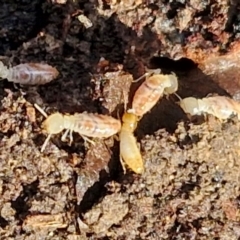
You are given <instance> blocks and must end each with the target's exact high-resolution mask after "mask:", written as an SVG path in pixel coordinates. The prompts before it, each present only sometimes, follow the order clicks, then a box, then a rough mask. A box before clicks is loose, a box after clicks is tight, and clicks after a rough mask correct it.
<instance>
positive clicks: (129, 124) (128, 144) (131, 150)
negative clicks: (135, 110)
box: [119, 113, 144, 174]
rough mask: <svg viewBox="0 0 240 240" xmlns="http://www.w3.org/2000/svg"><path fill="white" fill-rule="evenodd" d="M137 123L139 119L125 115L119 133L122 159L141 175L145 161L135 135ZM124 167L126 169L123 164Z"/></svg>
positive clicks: (131, 115)
mask: <svg viewBox="0 0 240 240" xmlns="http://www.w3.org/2000/svg"><path fill="white" fill-rule="evenodd" d="M137 121H138V117H137V116H136V115H134V114H132V113H124V115H123V117H122V128H121V131H120V133H119V139H120V157H121V159H122V160H123V161H124V163H125V164H126V165H127V166H128V167H129V168H130V169H131V170H132V171H134V172H135V173H137V174H141V173H142V172H143V169H144V164H143V159H142V156H141V153H140V150H139V148H138V146H137V140H136V138H135V136H134V135H133V132H134V130H135V129H136V127H137ZM122 165H123V168H124V164H123V162H122ZM124 169H125V168H124Z"/></svg>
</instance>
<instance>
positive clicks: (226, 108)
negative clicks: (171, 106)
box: [180, 96, 240, 120]
mask: <svg viewBox="0 0 240 240" xmlns="http://www.w3.org/2000/svg"><path fill="white" fill-rule="evenodd" d="M180 106H181V108H182V109H183V111H184V112H185V113H186V114H189V115H190V116H193V115H202V114H204V113H207V114H212V115H213V116H215V117H217V118H218V119H220V120H225V119H228V118H230V117H231V116H233V115H237V117H238V119H239V120H240V103H238V102H236V101H234V100H233V99H231V98H228V97H225V96H213V97H205V98H202V99H197V98H194V97H188V98H184V99H182V100H181V101H180Z"/></svg>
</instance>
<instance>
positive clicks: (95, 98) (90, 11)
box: [0, 0, 240, 240]
mask: <svg viewBox="0 0 240 240" xmlns="http://www.w3.org/2000/svg"><path fill="white" fill-rule="evenodd" d="M239 8H240V4H239V1H237V0H230V1H227V0H221V1H220V0H213V1H209V0H181V1H180V0H179V1H178V0H176V1H175V0H174V1H169V0H162V1H159V0H135V1H134V0H121V1H117V0H99V1H97V0H91V1H77V0H76V1H70V0H69V1H60V0H59V1H57V0H56V1H53V0H52V1H50V0H48V1H44V0H23V1H17V0H15V1H14V0H2V1H1V8H0V26H1V27H0V56H1V57H0V58H1V59H0V60H1V61H3V62H4V63H5V64H6V65H8V66H15V65H17V64H19V63H28V62H38V63H41V62H45V63H48V64H50V65H52V66H54V67H56V68H57V69H58V71H59V72H60V75H59V77H58V78H57V79H55V80H54V81H52V82H51V83H49V84H46V85H43V86H36V87H27V86H21V85H14V84H12V83H10V82H8V81H7V80H6V79H5V80H2V81H1V82H0V98H1V106H0V109H1V114H0V139H1V141H0V195H1V197H0V239H27V240H30V239H69V240H75V239H83V240H84V239H92V240H93V239H101V240H107V239H118V240H125V239H127V240H128V239H129V240H132V239H179V240H180V239H192V240H193V239H214V240H218V239H219V240H228V239H230V240H235V239H236V240H237V239H240V191H239V188H240V178H239V172H240V161H239V160H240V137H239V131H240V123H239V122H238V120H237V119H236V118H232V119H229V120H228V121H220V120H219V119H216V118H214V117H213V116H207V117H205V118H204V117H202V118H201V117H200V118H195V119H191V120H189V119H188V118H187V116H186V115H185V114H184V113H183V112H182V110H181V109H180V107H179V105H178V101H179V100H178V98H177V97H175V96H174V95H173V96H169V97H163V98H162V99H161V101H159V103H157V104H156V106H154V108H153V109H152V110H151V111H150V112H149V113H147V114H145V115H144V117H143V118H142V119H141V121H140V122H139V124H138V128H137V130H136V131H135V136H136V138H137V140H138V142H139V143H140V147H141V153H142V156H143V159H144V164H145V170H144V173H143V174H141V175H137V174H134V173H133V172H132V171H131V169H127V171H126V173H125V172H124V171H123V168H122V166H121V163H120V160H119V142H118V139H117V138H114V137H111V138H109V139H94V141H95V145H92V144H90V143H89V142H84V140H83V139H82V138H81V137H80V136H79V135H78V134H74V136H73V137H74V141H73V143H72V145H69V142H62V141H61V134H58V135H54V136H52V138H51V140H50V142H49V143H48V145H47V147H46V149H45V151H44V152H43V153H41V152H40V149H41V146H42V144H43V142H44V140H45V139H46V135H45V134H44V133H43V131H42V129H41V123H42V121H43V120H44V116H42V115H41V114H40V113H39V112H38V111H37V110H36V109H35V108H34V106H33V104H34V103H37V104H38V105H40V106H41V107H42V108H43V109H44V110H45V111H46V112H47V113H48V114H51V113H53V112H56V111H59V112H61V113H69V114H73V113H80V112H83V111H87V112H92V113H101V114H106V115H111V116H113V117H116V118H119V117H121V115H122V113H123V111H124V108H126V105H127V103H128V102H129V106H130V105H131V100H132V97H133V94H134V92H135V90H136V89H137V87H138V86H139V85H140V84H141V83H142V82H143V81H144V78H143V79H142V80H141V81H137V82H133V80H134V79H137V78H139V77H140V76H142V75H143V74H144V73H145V71H146V70H145V67H148V68H153V69H156V68H160V69H161V70H162V71H163V72H164V73H170V72H174V73H175V74H176V75H177V76H178V79H179V90H178V92H177V93H178V95H179V96H181V97H188V96H193V97H205V96H207V95H208V94H219V95H226V96H231V97H233V98H234V99H236V100H240V86H239V84H240V81H239V75H240V67H239V61H240V45H239V38H240V14H239Z"/></svg>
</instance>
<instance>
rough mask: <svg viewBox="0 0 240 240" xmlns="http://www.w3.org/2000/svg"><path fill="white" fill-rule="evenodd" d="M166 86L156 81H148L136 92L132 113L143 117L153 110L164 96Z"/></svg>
mask: <svg viewBox="0 0 240 240" xmlns="http://www.w3.org/2000/svg"><path fill="white" fill-rule="evenodd" d="M163 91H164V86H163V85H162V84H159V81H156V80H155V79H153V77H152V79H148V80H146V81H145V82H143V83H142V85H141V86H140V87H139V88H138V89H137V91H136V92H135V95H134V98H133V102H132V112H133V113H134V114H135V115H137V116H139V117H141V116H143V115H144V114H145V113H146V112H148V111H149V110H151V109H152V107H153V106H154V105H155V104H156V103H157V101H158V100H159V98H160V97H161V96H162V95H163Z"/></svg>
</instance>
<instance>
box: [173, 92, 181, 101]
mask: <svg viewBox="0 0 240 240" xmlns="http://www.w3.org/2000/svg"><path fill="white" fill-rule="evenodd" d="M173 94H174V95H175V96H176V97H177V98H178V99H179V101H180V102H181V101H182V100H183V99H182V98H181V97H180V96H179V95H178V94H177V93H173Z"/></svg>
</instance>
